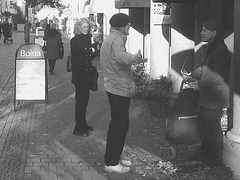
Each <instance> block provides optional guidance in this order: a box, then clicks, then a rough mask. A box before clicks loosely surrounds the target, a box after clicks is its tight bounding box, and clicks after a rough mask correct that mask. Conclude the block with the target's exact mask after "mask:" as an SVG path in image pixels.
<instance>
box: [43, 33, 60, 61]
mask: <svg viewBox="0 0 240 180" xmlns="http://www.w3.org/2000/svg"><path fill="white" fill-rule="evenodd" d="M43 39H44V40H46V47H47V58H48V59H59V47H60V46H61V45H62V36H61V33H59V32H58V31H57V30H56V29H50V30H49V31H48V33H47V34H46V35H45V36H44V38H43Z"/></svg>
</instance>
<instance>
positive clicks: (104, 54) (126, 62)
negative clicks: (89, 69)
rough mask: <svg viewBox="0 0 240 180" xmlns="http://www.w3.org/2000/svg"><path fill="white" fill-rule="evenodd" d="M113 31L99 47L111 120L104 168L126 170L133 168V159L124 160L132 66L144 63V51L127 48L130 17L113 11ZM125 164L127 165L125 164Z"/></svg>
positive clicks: (117, 171) (115, 170)
mask: <svg viewBox="0 0 240 180" xmlns="http://www.w3.org/2000/svg"><path fill="white" fill-rule="evenodd" d="M109 23H110V25H111V28H110V34H109V35H108V36H107V37H106V39H105V40H104V41H103V44H102V47H101V50H100V63H101V66H102V69H103V77H104V86H105V89H106V92H107V96H108V100H109V104H110V110H111V122H110V124H109V128H108V134H107V144H106V154H105V170H106V171H107V172H116V173H126V172H128V171H130V167H127V166H126V165H130V164H131V162H130V161H126V160H122V159H121V154H122V151H123V147H124V143H125V139H126V135H127V131H128V128H129V106H130V100H131V95H133V93H134V91H135V84H134V81H133V79H132V76H131V66H132V65H134V64H138V63H144V62H146V60H144V59H143V58H142V55H141V52H140V51H138V52H137V53H136V54H131V53H129V52H127V51H126V47H125V44H126V41H127V35H128V34H129V28H130V24H129V16H128V15H126V14H123V13H117V14H114V15H113V16H112V17H111V19H110V21H109ZM124 163H125V164H124Z"/></svg>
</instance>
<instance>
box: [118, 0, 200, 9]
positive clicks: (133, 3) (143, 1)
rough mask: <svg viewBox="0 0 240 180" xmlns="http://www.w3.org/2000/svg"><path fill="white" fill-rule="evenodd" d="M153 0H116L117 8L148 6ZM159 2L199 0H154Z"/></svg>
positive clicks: (193, 1) (195, 1)
mask: <svg viewBox="0 0 240 180" xmlns="http://www.w3.org/2000/svg"><path fill="white" fill-rule="evenodd" d="M150 1H151V0H115V8H116V9H121V8H147V7H150ZM153 2H159V3H197V2H198V0H153Z"/></svg>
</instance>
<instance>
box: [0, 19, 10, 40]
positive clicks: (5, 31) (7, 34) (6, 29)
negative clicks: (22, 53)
mask: <svg viewBox="0 0 240 180" xmlns="http://www.w3.org/2000/svg"><path fill="white" fill-rule="evenodd" d="M2 31H3V36H4V39H3V43H7V40H8V38H9V37H10V33H11V27H10V24H9V22H8V19H6V20H5V21H4V22H3V24H2Z"/></svg>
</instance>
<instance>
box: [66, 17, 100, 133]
mask: <svg viewBox="0 0 240 180" xmlns="http://www.w3.org/2000/svg"><path fill="white" fill-rule="evenodd" d="M74 34H75V36H74V37H73V38H72V39H71V41H70V45H71V56H72V84H74V86H75V92H76V93H75V100H76V104H75V121H76V125H75V127H74V130H73V134H74V135H78V136H83V137H87V136H89V135H90V134H91V131H93V127H91V126H89V125H88V124H87V122H86V111H87V105H88V101H89V91H90V90H89V88H90V82H91V72H90V71H91V68H92V64H93V59H94V58H95V56H96V55H95V53H94V52H93V45H92V43H91V42H92V39H91V38H92V34H90V22H89V20H88V19H86V18H82V19H80V20H79V21H77V22H76V23H75V25H74Z"/></svg>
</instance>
